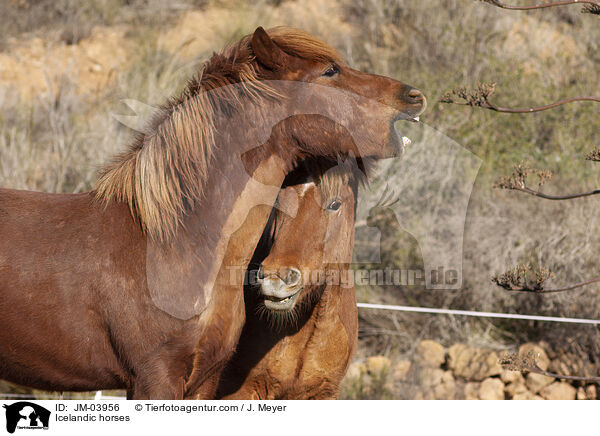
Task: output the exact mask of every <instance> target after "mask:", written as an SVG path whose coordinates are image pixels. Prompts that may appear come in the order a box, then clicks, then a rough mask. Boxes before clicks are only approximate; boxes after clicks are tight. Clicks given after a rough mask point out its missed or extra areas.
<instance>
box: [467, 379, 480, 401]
mask: <svg viewBox="0 0 600 436" xmlns="http://www.w3.org/2000/svg"><path fill="white" fill-rule="evenodd" d="M479 387H480V384H479V383H473V382H469V383H467V384H466V385H465V400H479Z"/></svg>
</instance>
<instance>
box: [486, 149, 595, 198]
mask: <svg viewBox="0 0 600 436" xmlns="http://www.w3.org/2000/svg"><path fill="white" fill-rule="evenodd" d="M599 153H600V152H599ZM595 156H596V155H595V154H594V152H592V153H590V154H589V155H588V156H587V157H586V159H588V160H595V159H592V157H595ZM598 158H600V154H599V155H598ZM531 175H533V176H536V177H538V178H539V183H538V187H537V190H535V189H531V188H530V187H528V186H527V178H528V177H529V176H531ZM551 178H552V172H550V171H548V170H538V169H535V168H531V167H529V165H528V164H527V163H526V162H521V163H520V164H519V165H517V166H515V167H514V170H513V173H512V174H511V175H510V176H508V177H506V176H505V177H502V178H500V180H498V181H497V182H496V183H495V184H494V187H495V188H499V189H510V190H513V191H521V192H525V193H526V194H529V195H533V196H535V197H540V198H544V199H546V200H572V199H574V198H582V197H589V196H591V195H597V194H600V189H594V190H593V191H588V192H579V193H575V194H567V195H549V194H544V193H543V192H541V191H540V189H541V188H542V185H543V184H544V183H545V182H546V180H549V179H551Z"/></svg>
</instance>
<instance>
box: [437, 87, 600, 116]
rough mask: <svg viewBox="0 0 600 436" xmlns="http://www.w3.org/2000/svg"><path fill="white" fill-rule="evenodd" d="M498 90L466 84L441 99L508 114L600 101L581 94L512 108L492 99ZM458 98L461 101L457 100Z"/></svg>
mask: <svg viewBox="0 0 600 436" xmlns="http://www.w3.org/2000/svg"><path fill="white" fill-rule="evenodd" d="M495 91H496V84H495V83H493V82H490V83H478V84H477V85H476V86H475V87H474V88H473V89H471V88H468V87H466V86H463V87H459V88H455V89H453V90H452V91H450V92H447V93H446V94H445V95H444V96H443V97H442V98H441V100H440V102H441V103H452V104H457V105H462V106H472V107H480V108H483V109H488V110H491V111H495V112H501V113H507V114H532V113H536V112H541V111H545V110H548V109H553V108H555V107H558V106H562V105H564V104H568V103H574V102H581V101H591V102H595V103H600V97H594V96H579V97H569V98H564V99H562V100H558V101H556V102H554V103H550V104H546V105H543V106H534V107H525V108H510V107H501V106H497V105H495V104H494V103H492V102H491V101H490V97H491V96H492V95H493V94H494V92H495ZM456 98H458V99H459V101H456ZM460 100H463V101H460Z"/></svg>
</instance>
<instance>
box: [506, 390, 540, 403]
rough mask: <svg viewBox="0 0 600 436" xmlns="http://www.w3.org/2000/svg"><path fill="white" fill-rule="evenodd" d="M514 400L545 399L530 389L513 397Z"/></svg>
mask: <svg viewBox="0 0 600 436" xmlns="http://www.w3.org/2000/svg"><path fill="white" fill-rule="evenodd" d="M513 400H517V401H519V400H543V398H542V397H540V396H539V395H535V394H532V393H531V392H529V391H525V392H523V393H522V394H517V395H515V396H514V397H513Z"/></svg>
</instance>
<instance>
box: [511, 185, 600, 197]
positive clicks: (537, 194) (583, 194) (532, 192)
mask: <svg viewBox="0 0 600 436" xmlns="http://www.w3.org/2000/svg"><path fill="white" fill-rule="evenodd" d="M511 189H512V190H513V191H521V192H525V193H526V194H529V195H533V196H535V197H540V198H545V199H546V200H572V199H573V198H581V197H589V196H590V195H597V194H600V189H594V190H593V191H589V192H581V193H578V194H567V195H549V194H544V193H543V192H540V191H535V190H533V189H530V188H528V187H515V188H511Z"/></svg>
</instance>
